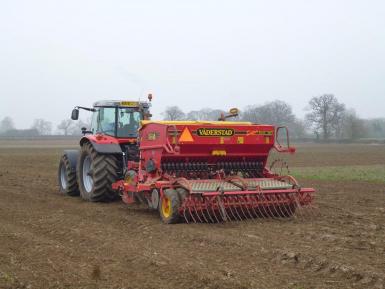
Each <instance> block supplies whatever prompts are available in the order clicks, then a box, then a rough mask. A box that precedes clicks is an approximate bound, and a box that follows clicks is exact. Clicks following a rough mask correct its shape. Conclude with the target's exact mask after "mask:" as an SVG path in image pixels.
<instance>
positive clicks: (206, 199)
mask: <svg viewBox="0 0 385 289" xmlns="http://www.w3.org/2000/svg"><path fill="white" fill-rule="evenodd" d="M204 200H205V205H206V211H207V216H209V218H210V220H211V223H215V221H214V219H213V218H212V217H211V213H210V211H209V207H210V205H209V204H207V203H209V202H208V198H206V197H204Z"/></svg>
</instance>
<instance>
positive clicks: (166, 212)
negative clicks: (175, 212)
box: [162, 197, 171, 218]
mask: <svg viewBox="0 0 385 289" xmlns="http://www.w3.org/2000/svg"><path fill="white" fill-rule="evenodd" d="M162 214H163V216H164V217H165V218H168V217H170V216H171V200H170V199H169V198H166V197H163V199H162Z"/></svg>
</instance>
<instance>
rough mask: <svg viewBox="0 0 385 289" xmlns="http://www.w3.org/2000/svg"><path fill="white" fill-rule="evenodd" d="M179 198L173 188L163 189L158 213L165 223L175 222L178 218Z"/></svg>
mask: <svg viewBox="0 0 385 289" xmlns="http://www.w3.org/2000/svg"><path fill="white" fill-rule="evenodd" d="M179 207H180V198H179V195H178V193H177V192H176V191H175V190H173V189H166V190H164V194H163V197H162V198H161V199H160V203H159V214H160V218H161V219H162V221H163V222H164V223H166V224H175V223H178V222H179V220H180V216H179Z"/></svg>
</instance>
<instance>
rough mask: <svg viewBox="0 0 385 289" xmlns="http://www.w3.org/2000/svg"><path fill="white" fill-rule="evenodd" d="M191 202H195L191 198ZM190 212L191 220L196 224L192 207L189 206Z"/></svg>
mask: <svg viewBox="0 0 385 289" xmlns="http://www.w3.org/2000/svg"><path fill="white" fill-rule="evenodd" d="M191 202H194V200H193V199H192V197H191ZM188 212H189V214H190V217H191V219H192V220H193V222H194V223H196V222H197V221H196V220H195V218H194V216H193V213H192V212H191V206H188Z"/></svg>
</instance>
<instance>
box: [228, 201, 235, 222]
mask: <svg viewBox="0 0 385 289" xmlns="http://www.w3.org/2000/svg"><path fill="white" fill-rule="evenodd" d="M228 198H229V206H228V208H229V210H230V212H231V215H232V217H233V220H235V221H236V220H237V217H236V216H235V215H234V212H233V205H232V203H231V200H232V198H233V197H228Z"/></svg>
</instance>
